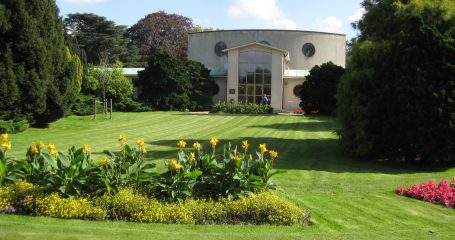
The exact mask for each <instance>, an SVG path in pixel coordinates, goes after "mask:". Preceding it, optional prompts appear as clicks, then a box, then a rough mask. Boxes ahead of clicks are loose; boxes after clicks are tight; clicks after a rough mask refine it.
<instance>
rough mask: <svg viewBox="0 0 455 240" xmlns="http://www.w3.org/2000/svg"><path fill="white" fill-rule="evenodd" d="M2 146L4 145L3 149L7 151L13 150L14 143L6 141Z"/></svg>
mask: <svg viewBox="0 0 455 240" xmlns="http://www.w3.org/2000/svg"><path fill="white" fill-rule="evenodd" d="M2 147H3V151H5V152H6V151H8V150H11V147H12V145H11V143H10V142H4V143H2Z"/></svg>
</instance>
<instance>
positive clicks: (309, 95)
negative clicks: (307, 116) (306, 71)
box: [300, 62, 344, 114]
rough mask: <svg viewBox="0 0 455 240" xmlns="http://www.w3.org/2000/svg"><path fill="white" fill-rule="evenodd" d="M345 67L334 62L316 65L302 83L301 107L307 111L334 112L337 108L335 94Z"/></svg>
mask: <svg viewBox="0 0 455 240" xmlns="http://www.w3.org/2000/svg"><path fill="white" fill-rule="evenodd" d="M343 74H344V68H342V67H340V66H337V65H335V64H333V63H332V62H328V63H323V64H322V65H321V66H314V67H313V68H312V69H311V70H310V75H308V76H307V77H306V80H305V81H304V82H303V84H302V91H301V93H300V99H301V100H302V102H301V103H300V107H301V108H302V109H303V110H304V111H305V112H306V113H311V112H314V111H318V112H319V113H321V114H332V113H333V112H334V111H335V108H336V99H335V94H336V90H337V85H338V82H339V80H340V78H341V76H343Z"/></svg>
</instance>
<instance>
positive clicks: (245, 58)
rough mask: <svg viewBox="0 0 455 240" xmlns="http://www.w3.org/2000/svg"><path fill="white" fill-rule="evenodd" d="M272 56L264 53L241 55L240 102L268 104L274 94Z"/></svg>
mask: <svg viewBox="0 0 455 240" xmlns="http://www.w3.org/2000/svg"><path fill="white" fill-rule="evenodd" d="M271 73H272V54H271V53H268V52H262V51H247V52H240V53H239V91H238V92H239V102H248V103H263V102H264V95H265V96H267V100H268V103H270V100H271V93H272V75H271Z"/></svg>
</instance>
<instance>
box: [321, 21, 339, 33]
mask: <svg viewBox="0 0 455 240" xmlns="http://www.w3.org/2000/svg"><path fill="white" fill-rule="evenodd" d="M316 29H317V31H321V32H331V33H341V32H342V30H343V24H342V23H341V21H340V20H339V19H338V18H336V17H327V18H324V19H322V20H319V19H317V20H316Z"/></svg>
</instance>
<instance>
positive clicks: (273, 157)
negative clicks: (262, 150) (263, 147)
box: [269, 150, 278, 159]
mask: <svg viewBox="0 0 455 240" xmlns="http://www.w3.org/2000/svg"><path fill="white" fill-rule="evenodd" d="M269 155H270V157H271V158H272V159H275V158H277V157H278V153H277V152H275V151H274V150H270V152H269Z"/></svg>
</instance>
